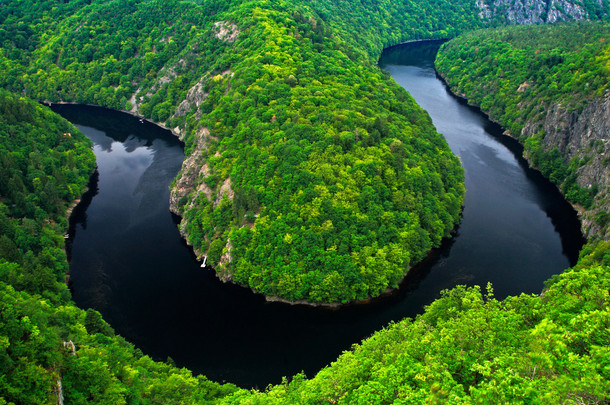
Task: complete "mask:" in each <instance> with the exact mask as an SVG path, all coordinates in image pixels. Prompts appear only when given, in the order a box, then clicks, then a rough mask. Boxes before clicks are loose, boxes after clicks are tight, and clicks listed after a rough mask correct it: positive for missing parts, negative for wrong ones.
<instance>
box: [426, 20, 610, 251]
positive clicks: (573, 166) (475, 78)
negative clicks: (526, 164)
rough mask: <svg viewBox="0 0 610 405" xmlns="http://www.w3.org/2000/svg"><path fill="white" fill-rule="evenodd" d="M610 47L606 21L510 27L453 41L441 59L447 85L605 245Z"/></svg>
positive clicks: (609, 183) (609, 150)
mask: <svg viewBox="0 0 610 405" xmlns="http://www.w3.org/2000/svg"><path fill="white" fill-rule="evenodd" d="M532 38H536V41H532ZM609 40H610V24H609V23H607V22H604V23H601V22H600V23H580V24H566V25H549V26H531V27H506V28H499V29H496V30H493V31H479V32H474V33H470V34H467V35H464V36H462V37H460V38H457V39H455V40H453V41H450V42H449V43H447V44H446V45H445V46H444V47H443V48H442V49H441V51H440V52H439V55H438V58H437V66H438V70H439V73H440V74H441V75H442V76H443V77H444V78H445V79H446V80H447V82H448V84H449V85H450V86H451V87H452V88H453V89H455V91H456V92H458V93H459V94H461V95H463V96H464V97H466V98H467V99H468V101H469V102H470V103H472V104H475V105H477V106H480V107H481V109H482V110H483V111H485V112H486V113H488V114H489V115H490V117H491V118H492V119H494V120H496V121H498V122H499V123H500V124H501V125H502V126H503V127H505V128H507V129H508V131H509V133H510V135H512V136H514V137H516V138H518V139H519V141H520V142H521V143H523V144H524V146H525V153H526V157H527V158H528V160H529V161H530V163H532V165H533V166H534V167H537V168H538V169H540V171H541V172H542V173H543V174H544V175H545V176H546V177H548V178H550V179H551V180H552V181H553V182H554V183H555V184H557V185H558V186H559V187H560V188H561V190H562V192H563V193H564V194H565V196H566V197H567V199H568V200H570V201H571V202H572V203H574V204H576V205H577V206H578V207H580V210H579V211H580V214H581V219H582V221H583V231H584V233H585V234H586V235H590V236H594V235H601V236H602V237H604V238H606V239H607V238H608V237H609V235H610V233H609V228H608V223H609V220H610V217H609V216H608V210H609V208H610V201H609V197H610V195H609V192H610V180H609V177H608V163H609V162H610V160H609V159H608V156H609V153H610V144H609V143H608V134H609V133H610V124H609V122H610V89H609V86H610V84H609V83H610V80H609V78H610V45H609V42H608V41H609Z"/></svg>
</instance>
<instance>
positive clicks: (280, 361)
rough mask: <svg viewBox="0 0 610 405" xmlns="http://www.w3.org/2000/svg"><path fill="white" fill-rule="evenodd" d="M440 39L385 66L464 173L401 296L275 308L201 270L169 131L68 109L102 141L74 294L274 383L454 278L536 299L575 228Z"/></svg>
mask: <svg viewBox="0 0 610 405" xmlns="http://www.w3.org/2000/svg"><path fill="white" fill-rule="evenodd" d="M435 46H438V45H435V44H430V43H424V44H418V45H409V46H403V47H400V48H392V49H390V50H388V51H386V52H385V53H384V55H383V57H382V59H381V62H380V64H381V66H382V67H383V68H384V69H385V70H387V71H388V72H389V73H390V74H391V75H392V76H393V77H394V79H395V80H396V81H397V82H398V83H399V84H400V85H401V86H403V87H405V88H407V89H408V90H409V92H411V94H412V95H413V97H414V98H415V99H416V100H417V101H418V103H419V104H420V105H422V106H423V107H424V108H425V109H426V110H428V112H429V113H430V115H431V116H432V118H433V120H434V123H435V125H436V126H437V128H438V130H439V132H441V133H442V134H444V135H445V137H446V138H447V141H448V143H449V145H450V146H451V148H452V150H453V151H454V152H455V153H456V154H457V155H458V156H460V158H461V160H462V162H463V164H464V167H465V171H466V187H467V194H466V201H465V207H464V218H463V220H462V223H461V225H460V226H459V229H458V231H457V234H456V236H455V237H454V238H453V239H451V240H449V241H446V242H445V243H444V245H443V246H442V247H441V248H440V249H437V250H436V251H434V252H433V253H432V254H431V256H430V258H429V259H427V260H426V261H425V262H424V263H422V264H421V265H419V266H416V267H415V268H414V269H412V271H411V272H410V274H409V275H408V276H407V278H406V279H405V281H404V283H403V284H402V287H401V289H400V290H399V291H397V292H396V293H395V294H393V295H391V296H387V297H383V298H380V299H377V300H374V301H373V302H372V303H370V304H366V305H356V306H350V307H345V308H342V309H340V310H328V309H321V308H310V307H304V306H290V305H285V304H280V303H267V302H265V300H264V298H263V297H262V296H260V295H257V294H253V293H252V292H251V291H250V290H249V289H245V288H241V287H238V286H235V285H231V284H223V283H221V282H220V281H218V280H217V279H216V277H215V275H214V274H213V272H212V271H211V270H208V269H202V268H200V265H199V263H198V262H197V261H196V260H195V257H194V255H193V254H192V252H191V251H190V249H189V248H188V247H187V246H186V245H185V244H184V242H183V241H182V239H181V238H180V235H179V233H178V229H177V227H176V219H175V218H174V217H173V216H172V215H171V214H170V212H169V208H168V207H169V204H168V198H169V186H170V183H171V181H172V179H173V178H174V177H175V176H176V174H177V172H178V170H179V169H180V166H181V163H182V160H183V157H184V156H183V155H184V152H183V147H182V145H181V143H180V142H179V141H178V140H177V139H176V138H175V137H173V136H172V135H171V134H170V133H169V132H168V131H165V130H163V129H160V128H159V127H157V126H155V125H152V124H149V123H147V122H140V121H139V120H138V119H136V118H134V117H131V116H129V115H126V114H123V113H119V112H116V111H110V110H105V109H101V108H95V107H87V106H73V105H59V106H54V109H55V110H56V111H57V112H59V113H60V114H62V115H63V116H65V117H66V118H68V119H69V120H71V121H72V122H73V123H75V124H76V125H77V126H78V128H79V129H80V130H81V131H82V132H84V133H85V134H86V135H87V136H88V137H89V138H90V139H91V140H92V141H93V142H94V144H95V149H94V150H95V154H96V156H97V161H98V174H97V175H96V176H94V178H93V179H92V181H91V186H90V191H89V192H88V193H87V195H86V196H84V198H83V202H82V203H81V204H80V205H79V206H78V208H77V209H76V210H75V212H74V215H73V217H72V220H71V229H70V239H69V241H68V244H69V246H68V247H69V254H70V256H71V265H70V273H71V286H72V291H73V298H74V300H75V302H76V303H77V304H78V305H79V306H80V307H82V308H88V307H92V308H95V309H97V310H98V311H100V312H101V313H102V314H103V315H104V318H105V319H106V320H107V321H109V323H110V324H111V325H112V326H113V327H114V329H115V330H116V331H117V332H118V333H120V334H121V335H122V336H124V337H125V338H127V339H128V340H129V341H131V342H133V343H134V344H135V345H136V346H137V347H139V348H140V349H142V351H143V352H144V353H145V354H148V355H150V356H152V357H153V358H155V359H158V360H166V359H167V358H168V356H169V357H171V358H172V359H173V360H174V361H175V363H176V364H177V365H178V366H184V367H188V368H189V369H191V370H193V371H194V372H195V373H201V374H204V375H206V376H207V377H209V378H210V379H213V380H216V381H229V382H233V383H236V384H238V385H240V386H242V387H259V388H264V387H266V386H267V385H268V384H270V383H278V382H280V381H281V377H282V376H291V375H294V374H296V373H298V372H300V371H304V372H305V373H306V374H307V375H308V376H312V375H313V374H315V373H316V372H317V371H318V370H320V369H321V368H322V367H324V366H325V365H328V364H330V363H331V362H332V361H333V360H334V359H336V358H337V356H338V355H339V354H340V353H341V352H342V351H344V350H347V349H349V348H350V347H351V345H352V344H353V343H356V342H358V341H360V340H361V339H362V338H364V337H367V336H370V335H371V334H372V333H373V332H374V331H376V330H379V329H381V328H382V327H383V326H385V325H386V324H387V323H388V322H390V321H391V320H399V319H402V318H404V317H414V316H416V315H417V314H418V313H421V312H422V310H423V307H424V306H425V305H427V304H429V303H430V302H432V301H433V300H434V299H435V298H437V297H438V296H439V295H440V291H441V290H443V289H446V288H451V287H453V286H455V285H457V284H467V285H475V284H479V285H483V286H484V285H486V284H487V282H488V281H491V282H492V283H493V284H494V289H495V294H496V296H497V297H500V298H502V297H505V296H506V295H509V294H511V295H512V294H519V293H521V292H525V293H539V292H540V291H541V289H542V288H543V281H544V280H546V279H547V278H549V277H550V276H551V275H553V274H555V273H558V272H561V271H562V270H563V269H565V268H566V267H569V266H570V264H571V263H573V262H574V261H575V259H576V256H577V252H578V250H579V248H580V246H581V243H582V240H581V237H580V231H579V225H578V222H577V220H576V215H575V213H574V211H573V210H572V209H571V207H570V206H569V205H568V204H567V203H566V202H565V201H564V200H563V199H562V198H561V196H560V195H559V194H558V192H557V190H556V189H555V188H554V187H553V186H552V185H550V184H549V183H548V182H546V181H545V180H544V179H543V178H542V177H541V176H540V175H538V174H537V173H536V172H534V171H532V170H529V169H527V167H526V165H525V163H524V161H523V160H522V159H521V158H519V157H518V156H520V154H521V150H520V147H519V146H518V145H517V144H516V143H515V142H511V140H510V139H506V138H502V137H500V136H499V134H500V133H501V131H500V129H499V128H498V127H497V126H495V125H494V124H492V123H490V122H489V121H488V120H486V119H485V117H484V116H483V115H482V114H481V113H479V112H478V111H476V110H475V109H472V108H470V107H468V106H466V105H464V103H463V102H461V101H460V100H458V99H456V98H455V97H453V96H451V95H450V94H449V93H448V92H447V90H446V88H445V87H444V86H443V84H442V83H441V82H440V81H439V80H438V79H437V78H436V76H435V73H434V70H433V67H432V66H433V59H434V55H435V52H436V49H435Z"/></svg>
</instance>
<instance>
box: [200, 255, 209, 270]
mask: <svg viewBox="0 0 610 405" xmlns="http://www.w3.org/2000/svg"><path fill="white" fill-rule="evenodd" d="M207 260H208V257H207V256H203V263H201V267H205V262H206V261H207Z"/></svg>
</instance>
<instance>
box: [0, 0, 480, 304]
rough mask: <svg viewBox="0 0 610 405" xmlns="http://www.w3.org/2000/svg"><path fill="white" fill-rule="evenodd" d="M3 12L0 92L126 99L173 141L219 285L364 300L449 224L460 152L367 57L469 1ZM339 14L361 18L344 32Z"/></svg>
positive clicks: (432, 29)
mask: <svg viewBox="0 0 610 405" xmlns="http://www.w3.org/2000/svg"><path fill="white" fill-rule="evenodd" d="M382 6H383V7H382ZM384 7H386V8H384ZM441 8H442V9H444V12H443V13H440V12H438V11H437V10H438V9H441ZM464 10H466V11H467V12H464ZM337 11H338V12H337ZM369 11H372V13H369ZM3 12H4V14H5V18H4V26H6V28H5V32H6V36H7V38H10V37H12V36H13V34H14V33H15V32H18V33H20V34H21V33H22V34H21V35H18V37H19V38H20V40H19V41H14V40H9V39H7V40H5V44H6V45H7V46H6V47H5V48H4V49H2V55H1V56H0V57H1V58H2V64H3V67H4V70H5V71H6V72H8V74H7V75H5V76H4V77H3V78H2V79H3V80H2V85H3V86H4V87H5V88H7V89H10V90H12V91H17V92H24V93H25V94H27V95H29V96H31V97H35V98H37V99H45V100H49V101H75V102H81V103H94V104H99V105H103V106H108V107H112V108H119V109H124V110H130V111H132V112H134V113H137V114H141V115H143V116H145V117H148V118H151V119H152V120H154V121H157V122H162V123H164V124H165V125H166V126H167V127H169V128H174V130H175V131H176V132H177V133H180V134H181V136H182V138H183V139H184V141H185V142H186V151H187V154H188V155H190V156H191V158H192V159H195V164H194V165H193V166H194V167H189V170H186V169H187V168H186V167H185V172H183V173H182V177H181V178H179V179H178V181H177V184H176V186H175V189H176V193H177V194H178V197H177V198H176V203H175V207H174V209H175V211H177V212H178V213H179V214H180V215H181V216H182V217H183V223H182V230H183V232H184V233H185V235H186V236H187V238H188V241H189V243H190V244H192V245H193V247H194V248H195V250H196V251H197V252H199V253H200V255H201V256H203V255H205V256H207V258H208V262H209V263H212V264H213V265H214V267H215V268H216V270H217V272H218V273H219V274H220V276H221V277H222V278H224V279H231V280H233V281H235V282H237V283H239V284H242V285H247V286H249V287H251V288H253V289H254V290H256V291H259V292H262V293H264V294H266V295H273V296H279V297H282V298H284V299H288V300H307V301H310V302H348V301H351V300H358V299H365V298H368V297H371V296H377V295H379V294H380V293H381V292H383V291H384V290H386V289H387V288H388V287H396V286H397V285H398V282H399V281H400V280H401V279H402V278H403V277H404V275H405V273H406V272H407V271H408V269H409V267H410V266H411V265H412V264H413V263H416V262H418V261H420V260H421V259H422V258H423V257H425V255H426V254H427V252H428V251H429V250H430V249H431V248H432V247H434V246H438V245H439V243H440V241H441V238H443V237H447V236H449V234H450V232H451V230H452V229H453V228H454V227H455V225H456V224H457V222H458V220H459V213H460V209H461V204H462V201H463V195H464V188H463V172H462V169H461V167H460V165H459V162H458V160H457V159H456V158H455V157H454V156H453V154H452V153H451V152H450V150H449V148H448V146H447V144H446V143H445V141H444V140H443V139H442V137H440V136H439V135H438V134H437V133H436V131H435V130H434V128H433V126H432V124H431V121H430V119H429V118H428V116H427V114H425V113H424V112H423V111H422V110H421V109H420V108H419V107H418V106H417V105H416V104H415V102H414V101H413V100H412V98H411V97H410V96H409V95H408V94H407V93H406V92H405V91H404V90H403V89H401V88H400V87H399V86H397V85H396V84H394V83H393V82H392V81H391V79H390V78H389V77H387V75H385V74H383V73H382V72H380V71H379V69H378V68H377V67H376V65H375V63H374V61H375V59H376V57H377V55H378V54H379V53H380V51H381V49H382V47H383V46H384V45H387V44H393V43H396V42H399V41H400V40H402V39H405V38H424V37H441V36H446V35H450V34H453V33H455V32H456V31H458V30H463V29H465V28H466V27H470V26H472V25H473V24H482V23H481V22H480V21H479V19H478V16H477V15H476V13H475V11H474V8H473V5H472V4H470V3H467V2H462V4H459V5H456V4H452V5H449V3H448V2H445V1H436V2H421V3H411V2H407V3H404V4H398V5H397V4H390V3H389V2H387V3H385V4H370V5H366V4H361V5H360V6H359V8H357V9H353V8H352V7H349V4H348V2H346V3H345V4H335V3H330V2H324V1H320V2H317V3H313V4H309V3H307V4H305V3H303V4H300V3H291V4H288V3H285V2H281V1H265V2H260V1H256V2H243V3H239V4H233V3H229V2H227V3H222V2H213V3H212V2H184V1H183V2H178V1H163V2H158V1H123V2H116V1H107V2H95V3H93V4H91V5H85V4H80V3H78V2H77V3H73V2H69V3H66V4H63V3H55V2H42V3H41V4H40V5H39V10H37V12H32V10H31V9H30V8H29V6H27V5H24V4H23V3H19V2H12V3H9V5H7V6H6V7H4V8H3ZM21 15H24V16H27V17H28V18H22V17H21ZM399 15H405V16H409V17H408V18H406V19H401V18H398V16H399ZM58 16H65V18H57V17H58ZM375 21H377V22H375ZM423 22H425V24H424V23H423ZM354 24H357V25H358V26H362V27H372V28H371V29H370V30H369V31H363V33H366V35H362V36H358V37H355V36H353V35H352V32H353V28H354ZM389 24H393V26H394V27H393V28H392V29H390V25H389ZM376 27H379V28H376ZM441 27H443V28H442V29H441ZM397 33H400V34H397ZM21 38H22V39H23V40H21ZM188 161H189V160H188V158H187V162H188ZM185 166H186V165H185ZM179 177H180V176H179ZM184 183H188V186H187V187H182V185H183V184H184Z"/></svg>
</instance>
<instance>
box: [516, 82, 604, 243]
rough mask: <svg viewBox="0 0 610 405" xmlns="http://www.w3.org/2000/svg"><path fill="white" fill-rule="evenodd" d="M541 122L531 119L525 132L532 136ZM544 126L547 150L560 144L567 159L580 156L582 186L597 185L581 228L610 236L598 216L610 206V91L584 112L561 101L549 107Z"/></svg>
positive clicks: (559, 147) (582, 218) (580, 183)
mask: <svg viewBox="0 0 610 405" xmlns="http://www.w3.org/2000/svg"><path fill="white" fill-rule="evenodd" d="M540 126H541V123H539V122H530V123H528V124H527V125H526V126H525V127H524V128H523V132H522V133H523V135H527V136H528V137H529V136H532V135H533V134H535V133H536V132H538V131H539V130H540ZM542 129H543V130H544V133H545V136H544V138H543V145H544V148H545V150H548V151H550V150H552V149H553V148H555V147H556V148H558V150H559V152H561V155H562V156H563V157H564V160H565V161H566V163H567V162H570V161H571V160H572V159H575V158H577V159H580V160H581V162H583V163H584V164H582V165H581V166H580V168H578V170H577V178H576V181H577V182H578V185H579V186H580V187H583V188H588V189H590V188H591V187H598V189H599V192H598V193H597V195H596V196H595V200H594V203H593V208H592V209H591V210H588V211H586V212H585V211H583V210H580V212H579V214H580V217H581V221H582V230H583V233H584V234H585V236H587V237H589V236H593V235H601V236H603V237H604V239H610V232H609V231H608V227H607V226H606V227H605V229H602V227H601V225H600V224H599V223H598V221H596V220H595V217H596V216H597V215H599V213H603V212H606V213H607V212H608V210H609V209H610V178H609V175H608V171H609V168H608V166H609V165H610V92H607V93H606V94H605V95H604V96H602V97H599V98H596V99H594V100H593V101H592V102H591V103H589V104H588V105H587V106H586V107H585V108H584V109H583V110H582V112H581V113H577V112H575V111H569V110H568V109H567V108H565V107H563V106H562V105H561V104H558V103H557V104H553V105H551V106H550V107H549V108H548V112H547V114H546V117H545V120H544V123H542Z"/></svg>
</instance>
